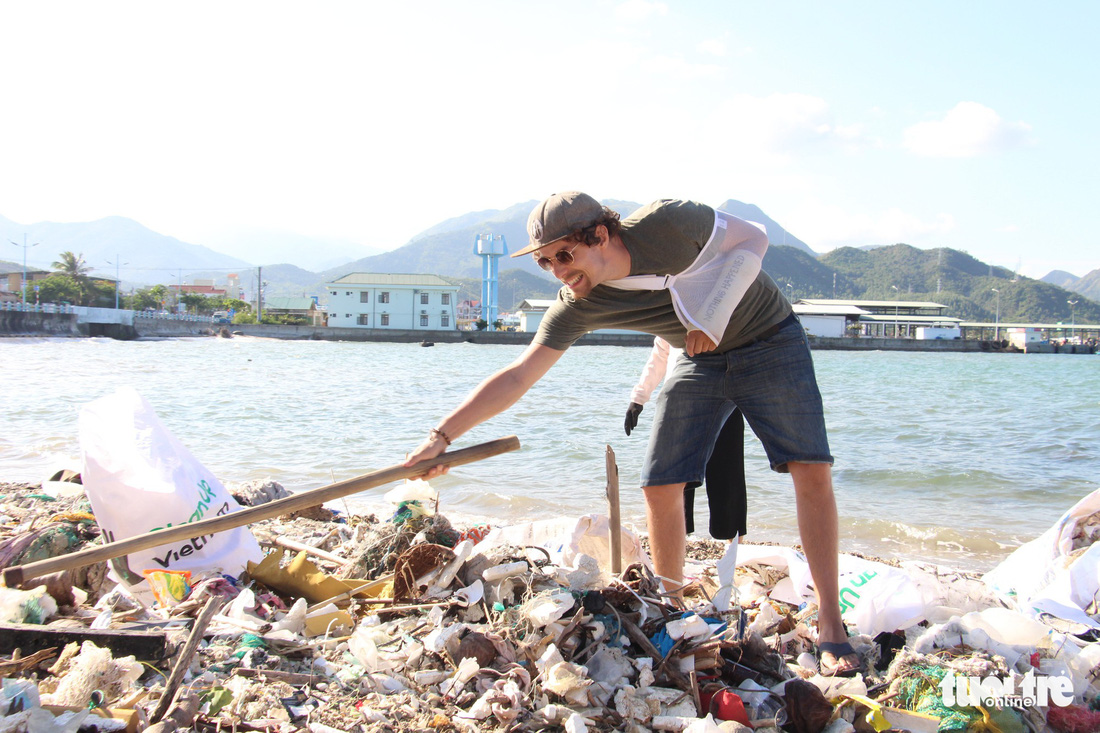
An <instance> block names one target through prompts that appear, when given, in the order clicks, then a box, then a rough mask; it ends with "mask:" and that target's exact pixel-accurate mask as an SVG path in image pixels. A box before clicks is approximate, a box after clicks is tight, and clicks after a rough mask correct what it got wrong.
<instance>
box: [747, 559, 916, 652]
mask: <svg viewBox="0 0 1100 733" xmlns="http://www.w3.org/2000/svg"><path fill="white" fill-rule="evenodd" d="M738 554H739V556H738V559H737V564H738V565H749V564H752V563H762V564H766V565H774V566H776V567H786V568H787V572H788V574H789V576H790V578H789V581H790V582H789V583H788V582H787V581H786V580H784V581H781V582H779V583H777V584H776V587H775V590H774V591H773V592H772V594H771V595H772V597H773V598H775V599H776V600H782V601H786V602H788V603H800V602H809V601H814V600H815V596H814V592H813V578H812V577H811V575H810V565H809V563H808V562H806V558H805V557H804V556H803V555H802V553H799V552H796V551H795V550H793V549H791V548H789V547H761V546H758V545H742V546H741V547H740V549H739V551H738ZM839 564H840V568H839V569H840V573H839V584H840V611H841V615H842V616H843V617H844V620H845V621H847V622H848V623H850V624H852V625H854V626H855V627H856V629H857V630H858V632H859V633H861V634H867V635H869V636H875V635H876V634H879V633H882V632H884V631H895V630H898V629H905V628H908V627H910V626H912V625H913V624H916V623H918V622H920V621H921V620H922V619H923V618H924V615H925V612H926V605H925V602H924V599H923V597H922V595H921V592H920V589H919V588H918V587H917V584H916V583H915V582H913V580H912V578H910V577H909V574H908V573H906V572H905V570H903V569H901V568H895V567H893V566H891V565H886V564H884V563H879V562H873V561H871V560H864V559H863V558H859V557H855V556H854V555H843V554H842V555H840V556H839Z"/></svg>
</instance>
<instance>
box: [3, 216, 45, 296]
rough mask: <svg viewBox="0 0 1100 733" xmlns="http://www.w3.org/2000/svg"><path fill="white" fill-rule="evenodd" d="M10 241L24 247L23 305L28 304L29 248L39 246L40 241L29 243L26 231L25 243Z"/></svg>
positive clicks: (24, 235)
mask: <svg viewBox="0 0 1100 733" xmlns="http://www.w3.org/2000/svg"><path fill="white" fill-rule="evenodd" d="M8 241H9V242H11V243H12V244H14V245H15V246H16V247H22V248H23V281H22V282H23V288H22V289H23V305H24V306H25V305H27V250H28V249H30V248H31V247H37V246H38V245H39V243H38V242H35V243H34V244H27V235H26V233H25V232H24V234H23V244H19V242H16V241H14V240H12V239H9V240H8Z"/></svg>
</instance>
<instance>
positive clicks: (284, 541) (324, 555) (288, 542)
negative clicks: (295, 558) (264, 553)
mask: <svg viewBox="0 0 1100 733" xmlns="http://www.w3.org/2000/svg"><path fill="white" fill-rule="evenodd" d="M273 542H274V544H276V545H278V546H279V547H285V548H286V549H288V550H295V551H297V552H304V553H306V554H307V555H313V556H314V557H319V558H321V559H322V560H328V561H329V562H331V563H335V564H337V565H343V564H344V563H346V562H347V558H344V557H340V556H339V555H333V554H332V553H331V552H328V551H326V550H322V549H321V548H320V547H314V546H313V545H307V544H306V543H305V542H298V541H297V540H292V539H289V538H287V537H276V538H275V539H274V540H273Z"/></svg>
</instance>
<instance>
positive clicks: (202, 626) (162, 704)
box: [149, 596, 223, 723]
mask: <svg viewBox="0 0 1100 733" xmlns="http://www.w3.org/2000/svg"><path fill="white" fill-rule="evenodd" d="M222 603H223V599H221V598H218V597H217V596H214V597H212V598H211V599H210V600H209V601H207V602H206V605H205V606H203V607H202V611H201V612H200V613H199V615H198V618H196V619H195V625H194V626H193V627H192V628H191V635H190V636H188V637H187V643H186V644H184V645H183V651H181V652H180V657H179V659H177V660H176V664H175V666H174V667H172V673H171V674H170V675H168V681H167V682H165V683H164V694H162V695H161V698H160V700H158V701H157V707H156V709H155V710H153V714H152V715H151V716H149V722H151V723H159V722H160V719H161V718H162V717H164V714H165V713H166V712H167V711H168V706H169V705H171V704H172V698H174V697H175V696H176V690H178V689H179V686H180V683H181V682H183V675H184V673H185V672H187V669H188V668H189V667H190V666H191V658H192V657H194V656H195V652H196V651H198V648H199V642H200V641H202V635H203V633H204V632H205V631H206V627H207V626H208V625H209V624H210V619H212V618H214V615H215V614H216V613H217V612H218V611H219V610H220V609H221V607H222Z"/></svg>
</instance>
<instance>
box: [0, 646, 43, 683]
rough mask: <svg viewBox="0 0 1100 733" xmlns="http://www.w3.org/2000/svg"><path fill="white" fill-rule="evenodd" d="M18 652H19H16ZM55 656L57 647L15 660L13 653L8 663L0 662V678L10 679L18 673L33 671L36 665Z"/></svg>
mask: <svg viewBox="0 0 1100 733" xmlns="http://www.w3.org/2000/svg"><path fill="white" fill-rule="evenodd" d="M16 651H19V650H16ZM56 656H57V647H50V648H49V649H42V650H41V651H37V652H35V653H34V654H32V655H30V656H29V657H19V658H18V659H17V658H15V653H14V652H13V653H12V659H11V660H10V661H0V677H11V676H12V675H16V674H19V673H20V672H26V671H27V670H28V669H34V668H35V667H37V666H38V665H40V664H42V662H45V661H46V660H48V659H53V658H54V657H56Z"/></svg>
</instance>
